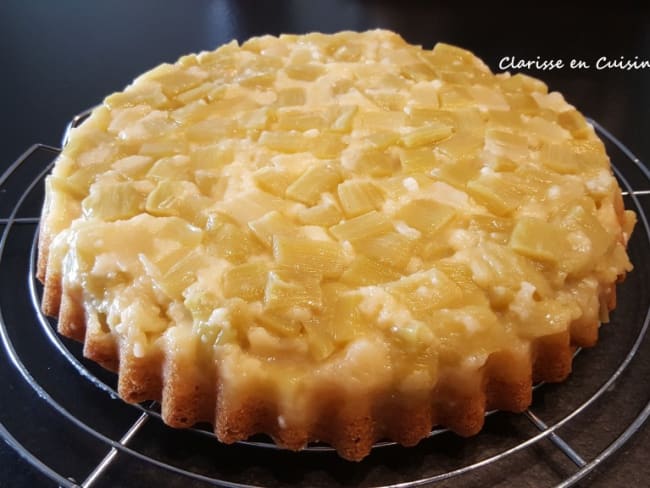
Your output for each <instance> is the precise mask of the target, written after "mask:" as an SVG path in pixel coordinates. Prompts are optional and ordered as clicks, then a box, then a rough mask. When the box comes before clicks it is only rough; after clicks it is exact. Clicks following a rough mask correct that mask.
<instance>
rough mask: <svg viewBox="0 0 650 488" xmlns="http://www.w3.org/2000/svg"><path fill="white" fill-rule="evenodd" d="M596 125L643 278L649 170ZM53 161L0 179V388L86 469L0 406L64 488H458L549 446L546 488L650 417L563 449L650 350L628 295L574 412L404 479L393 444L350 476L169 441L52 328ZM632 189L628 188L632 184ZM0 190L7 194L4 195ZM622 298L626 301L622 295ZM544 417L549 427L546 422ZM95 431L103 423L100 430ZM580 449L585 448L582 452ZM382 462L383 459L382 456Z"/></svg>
mask: <svg viewBox="0 0 650 488" xmlns="http://www.w3.org/2000/svg"><path fill="white" fill-rule="evenodd" d="M89 113H90V111H89V110H88V111H85V112H83V113H81V114H79V115H77V116H75V117H74V118H73V120H72V121H71V122H70V123H69V124H68V126H67V128H66V130H65V133H64V136H63V140H62V146H63V145H65V143H66V142H67V139H68V136H69V133H70V130H71V129H72V128H74V127H76V126H78V125H79V124H80V123H81V122H82V121H83V120H84V119H85V118H86V117H87V116H88V114H89ZM591 123H592V124H593V125H594V127H595V128H596V130H597V131H598V133H599V134H600V135H601V137H602V138H603V140H604V141H606V143H607V144H608V150H609V152H610V156H612V162H613V167H614V171H615V173H616V176H617V178H618V179H619V182H620V183H621V185H622V187H623V189H624V194H625V195H626V200H627V204H628V205H627V206H628V207H632V208H633V209H634V210H635V211H636V212H637V215H638V217H639V225H638V227H637V229H636V231H635V235H634V237H633V240H632V241H631V243H630V252H631V253H635V252H636V255H637V256H636V258H637V260H641V261H642V265H643V266H646V269H648V267H649V266H648V260H649V259H650V257H649V256H648V253H647V250H648V249H650V225H649V223H648V218H647V216H646V213H645V211H644V207H643V203H642V201H641V199H642V198H648V195H650V172H649V171H648V169H647V168H646V166H645V165H644V164H643V163H642V162H641V161H640V160H639V159H638V158H636V157H635V156H634V155H633V154H632V153H631V152H630V151H629V149H627V148H626V147H625V146H624V145H623V144H622V143H621V142H620V141H618V140H617V139H616V138H615V137H614V136H613V135H612V134H610V133H609V132H608V131H607V130H606V129H605V128H603V127H602V126H600V125H599V124H598V123H597V122H595V121H591ZM59 152H60V149H59V148H56V147H52V146H47V145H43V144H36V145H34V146H32V147H31V148H29V149H28V150H27V151H26V152H25V153H24V154H23V155H22V156H21V157H20V158H18V160H17V161H16V162H15V163H13V164H12V165H11V166H10V167H9V168H8V169H7V171H6V172H5V173H4V174H3V175H2V176H0V195H1V198H0V210H4V212H5V214H4V215H3V214H0V225H4V231H3V233H2V237H1V238H0V286H6V285H5V283H4V282H5V281H7V282H9V283H11V282H12V280H13V282H15V281H16V279H15V276H14V275H13V274H12V273H15V272H16V270H15V269H14V268H17V269H18V272H19V274H20V280H21V281H20V286H16V290H13V292H14V294H15V296H13V297H11V299H10V302H9V303H7V300H5V301H4V302H3V301H2V300H0V341H1V342H2V346H3V348H2V349H1V351H2V353H1V354H0V367H2V370H0V373H3V374H0V388H2V389H3V390H4V391H8V390H7V389H11V388H13V389H18V390H21V391H22V395H23V396H24V397H25V398H27V401H28V402H29V403H30V404H32V405H34V407H35V408H40V409H41V410H44V412H45V413H46V415H48V416H52V417H53V418H54V419H55V422H56V423H57V425H59V424H60V427H59V430H60V431H61V432H75V436H79V438H80V441H79V442H78V444H79V445H78V446H77V445H75V447H73V448H71V449H72V450H74V451H75V452H74V454H75V455H77V456H79V455H80V453H81V454H83V453H84V452H83V451H84V450H83V446H84V445H86V444H88V445H92V446H93V448H92V449H91V451H92V453H90V452H87V453H85V454H88V455H87V456H85V458H87V459H85V460H84V461H83V462H81V461H79V460H77V461H74V462H72V463H66V462H62V461H61V456H59V457H57V456H55V455H53V454H52V452H50V451H52V449H53V447H52V446H53V445H55V444H56V442H57V439H55V438H53V437H52V435H49V436H48V435H47V434H42V433H41V434H39V435H42V441H40V439H39V442H32V441H31V440H30V434H31V432H32V431H31V430H29V429H27V428H26V427H25V425H24V423H21V422H20V421H17V420H16V419H15V416H13V415H11V414H10V413H9V410H10V409H9V408H4V409H3V408H2V407H0V435H2V437H3V438H4V440H5V441H6V442H7V443H8V444H9V445H11V446H12V447H13V448H14V449H15V450H16V451H17V452H18V453H19V455H20V456H21V457H22V458H24V459H25V460H26V461H27V462H29V463H30V464H31V465H33V466H34V467H35V468H36V469H38V470H39V471H40V472H41V473H43V474H45V476H47V477H48V478H50V479H51V480H52V481H53V482H55V483H57V484H58V485H59V486H64V487H77V486H83V487H91V486H100V485H102V484H109V485H110V484H111V482H110V481H108V480H110V479H111V476H114V474H113V475H112V474H111V471H115V467H116V466H118V465H120V463H121V465H124V463H127V464H128V463H129V462H133V461H135V462H137V464H138V470H139V471H138V472H139V473H144V474H142V476H143V477H144V478H143V479H147V480H149V481H152V480H154V479H155V480H157V483H158V484H162V485H164V483H165V482H167V481H169V482H170V483H172V484H173V482H172V481H170V480H171V479H184V480H187V482H191V483H195V484H196V486H205V485H216V486H226V487H252V486H259V485H285V484H292V485H296V486H299V485H319V486H326V485H328V484H334V485H341V486H344V485H346V484H350V483H352V484H360V485H367V486H400V487H407V486H409V487H410V486H421V485H428V484H435V483H442V484H444V482H445V481H447V480H451V479H453V480H454V481H455V482H456V481H462V480H463V479H464V478H466V477H469V476H474V475H476V473H482V472H483V471H486V470H489V469H490V467H491V466H494V465H499V466H501V465H507V463H508V462H509V461H510V460H511V459H517V456H519V455H520V454H521V453H522V452H525V451H530V450H531V449H533V448H536V447H537V448H538V449H539V448H540V446H542V445H544V446H546V448H548V446H552V449H553V450H554V452H555V454H559V457H560V458H562V459H563V460H564V462H565V463H566V464H564V465H563V468H562V469H561V470H560V471H562V473H561V475H560V476H558V478H559V479H557V480H555V481H553V482H552V484H557V486H562V487H567V486H571V485H573V484H575V483H576V482H578V481H579V480H581V479H583V478H585V477H586V476H587V475H589V474H590V473H591V472H592V471H594V470H595V469H596V468H597V467H599V466H600V465H601V464H602V463H604V462H605V461H606V460H607V459H609V458H610V457H611V456H612V455H613V454H614V453H615V452H616V451H617V450H619V449H620V448H621V446H622V445H624V444H625V443H626V442H627V440H628V439H629V438H630V437H631V436H632V435H634V433H635V432H636V431H637V430H638V429H639V427H640V426H641V425H642V424H643V423H644V422H645V420H646V419H647V418H648V416H650V391H648V394H647V397H646V398H643V399H641V401H642V404H641V405H640V406H638V408H637V409H636V410H634V411H633V412H632V413H631V414H630V415H627V416H621V417H624V419H623V420H619V421H618V423H619V424H620V425H619V429H618V431H616V432H615V435H614V436H613V437H611V438H609V439H607V440H605V442H604V444H603V442H600V444H603V445H602V446H599V447H598V448H597V449H596V450H595V451H594V452H586V453H584V452H581V449H580V448H578V447H576V445H575V442H574V440H573V439H569V437H575V436H573V435H572V434H571V429H572V427H573V426H574V424H580V422H584V421H585V420H584V419H585V418H588V416H589V414H590V413H591V414H593V411H594V408H601V407H602V405H603V403H604V402H605V400H604V399H605V398H606V397H608V395H610V394H611V392H612V390H613V389H615V388H623V387H625V383H626V381H627V382H628V383H629V380H628V379H627V376H629V375H630V371H634V370H635V369H637V370H638V369H639V368H640V366H638V364H637V363H638V361H636V360H637V359H638V355H637V352H638V351H639V350H640V349H642V348H646V349H649V348H650V338H648V337H646V334H647V329H648V326H649V324H650V304H649V303H647V302H648V300H649V299H648V297H646V296H641V297H633V298H632V299H633V300H634V303H629V302H626V301H625V297H624V299H623V300H622V302H623V305H625V304H626V303H627V304H628V305H629V306H628V307H623V309H624V310H623V311H622V312H619V311H618V310H617V312H615V315H614V317H613V321H614V322H625V324H626V327H625V329H624V332H625V333H624V334H620V333H619V334H617V335H614V333H612V336H613V337H614V338H615V340H614V341H612V344H613V345H611V346H610V347H608V346H609V343H605V344H602V345H599V346H598V348H597V350H598V351H600V353H601V354H602V355H604V357H605V358H606V361H605V362H606V363H607V364H608V365H611V366H610V367H609V369H607V370H606V371H604V372H603V374H602V375H601V377H600V378H598V377H596V378H594V379H595V381H596V382H594V381H591V382H587V383H589V384H587V386H586V387H585V388H582V389H579V390H580V391H581V392H582V390H584V391H585V393H584V394H583V393H581V396H578V397H576V398H574V399H573V401H572V402H571V405H569V407H570V408H566V407H565V406H562V405H560V406H559V408H557V411H546V410H547V409H545V408H543V405H542V406H540V404H539V403H538V402H537V401H536V402H535V403H534V404H533V406H532V407H531V409H529V410H528V411H526V412H525V415H523V416H508V415H507V414H502V413H496V414H495V415H494V416H492V417H494V418H495V420H494V422H495V423H496V424H497V425H500V423H505V424H507V425H506V426H509V427H510V430H511V431H512V430H514V433H513V432H510V433H509V434H508V435H506V436H501V438H500V439H499V438H497V439H494V438H493V437H494V436H492V437H490V436H489V435H487V438H486V436H485V435H484V434H481V435H479V436H478V440H476V441H475V440H468V441H458V440H457V439H456V440H453V439H452V437H453V435H452V434H450V433H448V432H446V431H444V430H435V431H433V432H432V433H431V437H430V440H429V441H424V442H422V443H421V444H420V445H419V446H417V447H415V448H411V450H409V451H408V452H409V454H408V456H412V455H415V456H416V457H418V456H419V457H420V458H421V459H422V460H423V461H424V460H426V462H422V463H421V465H414V468H413V469H411V470H407V471H403V470H400V469H394V468H392V469H388V470H387V469H386V465H390V461H388V462H387V460H388V459H389V458H391V457H397V458H400V459H406V458H405V457H404V454H403V453H404V452H406V450H404V449H402V448H400V447H398V446H394V444H393V443H389V442H385V443H380V444H378V445H376V449H375V450H374V451H373V454H372V455H371V456H369V458H367V460H365V461H364V462H362V463H360V464H358V465H353V466H351V465H350V464H349V463H343V464H341V463H342V461H340V460H339V459H338V458H336V456H335V455H333V454H332V453H331V449H330V448H329V447H327V446H321V445H315V446H310V447H309V448H308V449H307V452H303V453H298V454H295V453H286V452H283V451H279V450H278V449H277V448H275V445H274V444H273V443H271V442H268V441H266V440H265V439H260V440H253V441H249V442H242V443H240V444H239V445H238V446H231V447H223V446H221V445H219V444H218V442H217V441H216V440H215V439H213V438H212V434H211V433H210V432H209V431H208V430H204V429H200V428H195V429H187V430H185V431H174V430H172V429H169V428H166V427H164V426H162V423H161V421H160V413H159V410H158V406H157V405H156V404H155V403H153V402H149V403H146V404H141V405H133V406H126V405H125V404H123V403H122V402H121V401H120V400H119V399H117V392H116V390H115V386H114V378H113V377H112V376H111V375H109V374H107V373H106V372H104V371H103V370H101V369H99V368H98V367H96V366H95V365H93V364H90V363H88V362H85V360H84V359H83V358H82V357H81V351H80V349H79V347H78V345H76V344H72V343H70V342H67V340H65V339H62V338H60V337H59V336H58V335H57V334H56V332H55V329H54V328H53V324H52V323H51V322H50V320H49V319H48V318H46V317H45V316H44V315H43V314H42V313H41V311H40V308H39V303H40V298H41V296H40V294H41V288H40V285H39V284H38V283H37V282H36V280H35V278H34V274H35V273H34V271H35V270H34V266H35V259H36V243H37V228H38V227H37V226H38V217H37V215H38V213H39V208H40V202H41V200H42V181H43V178H44V177H45V175H46V174H47V173H48V172H49V170H50V169H51V166H52V164H53V160H54V159H55V157H56V156H57V155H58V153H59ZM631 181H633V182H634V184H631V183H630V182H631ZM3 191H4V192H5V195H2V192H3ZM645 203H648V202H645ZM635 250H636V251H635ZM633 259H634V258H633ZM644 260H645V261H644ZM639 267H642V266H639ZM632 276H636V278H635V279H636V282H635V283H632V284H631V285H630V286H632V287H633V288H639V289H641V290H647V289H648V288H649V286H648V282H647V280H648V275H647V274H643V273H641V274H640V275H634V274H633V275H632ZM628 281H630V280H629V279H628ZM3 290H4V288H3ZM641 293H642V295H643V294H644V293H643V292H641ZM3 294H4V291H3ZM627 298H628V300H630V298H629V297H627ZM619 308H621V304H619ZM627 309H629V310H627ZM626 310H627V311H626ZM630 322H632V323H630ZM610 339H611V337H610ZM30 342H31V343H37V344H39V350H40V351H43V352H42V354H43V357H44V358H45V357H46V358H50V359H49V361H51V362H53V363H56V370H55V373H56V374H57V375H62V377H63V378H64V379H65V380H66V382H67V381H69V382H71V383H74V385H75V388H76V389H73V390H72V391H73V395H74V394H77V393H78V394H80V396H81V398H82V401H81V402H76V401H74V399H73V400H72V401H70V399H69V397H70V391H69V390H70V389H69V388H63V387H62V386H56V385H55V386H52V381H50V380H49V379H48V378H49V376H48V374H45V373H43V371H42V367H41V363H39V362H38V358H35V357H34V355H35V354H34V351H33V350H32V348H31V347H30V345H29V344H30ZM649 350H650V349H649ZM580 359H582V358H580ZM590 359H592V360H593V358H585V361H589V360H590ZM583 369H584V368H583ZM640 373H644V372H643V371H641V372H640ZM574 376H575V380H574V379H572V380H570V381H574V382H579V381H581V380H584V379H585V378H584V376H585V375H583V376H580V371H577V372H576V373H574ZM587 376H590V375H587ZM621 385H623V386H621ZM549 388H555V389H556V390H557V391H555V392H552V393H553V395H554V396H555V395H566V394H567V389H568V388H569V386H559V387H550V386H549ZM544 389H545V388H542V389H541V390H544ZM63 390H65V391H63ZM574 396H575V395H574ZM84 399H86V401H87V402H88V403H89V404H92V406H93V408H98V409H100V410H102V411H106V410H112V409H119V410H120V412H121V413H120V415H119V416H117V415H116V416H117V417H119V419H120V421H119V422H116V423H115V424H113V423H112V420H110V419H111V416H110V415H108V416H107V417H103V416H102V417H101V419H102V422H99V420H98V419H97V418H93V419H88V418H87V416H86V415H84V414H83V413H80V412H81V411H80V410H79V408H77V407H78V403H81V404H83V400H84ZM5 403H6V401H5ZM96 405H99V406H98V407H96ZM115 405H119V407H116V406H115ZM82 406H83V405H82ZM124 412H126V413H124ZM492 417H491V418H492ZM545 418H546V419H549V420H543V419H545ZM107 419H108V420H107ZM612 420H614V419H612ZM99 423H101V424H102V425H101V426H100V425H99ZM167 436H171V440H169V441H167V440H165V439H166V437H167ZM435 439H441V440H438V441H436V440H435ZM578 440H579V439H578ZM168 442H169V443H171V444H172V445H176V446H178V445H180V446H185V447H187V446H191V445H193V444H197V443H198V444H200V445H201V446H207V447H205V448H204V451H205V452H203V451H202V450H201V449H198V450H196V452H194V451H193V454H192V456H193V457H192V458H191V459H190V460H189V462H188V459H187V458H186V456H184V455H183V454H182V453H169V452H166V453H165V452H163V453H161V452H159V451H156V449H155V448H152V445H158V444H159V443H163V444H167V443H168ZM454 442H455V443H456V444H458V442H461V444H462V447H461V448H460V450H461V451H462V449H463V448H464V447H466V446H467V445H470V444H472V443H474V444H476V445H475V446H474V447H475V451H476V452H477V453H478V454H474V451H472V454H471V455H469V456H463V455H462V453H461V455H459V456H449V455H448V454H447V452H446V447H445V448H443V449H441V445H444V446H448V445H449V443H454ZM206 443H208V444H206ZM595 444H597V443H595ZM581 445H584V442H583V443H582V444H581ZM215 446H219V447H215ZM202 449H203V447H202ZM213 449H219V451H218V453H219V454H220V455H224V453H226V452H227V451H226V450H228V454H225V455H226V457H227V456H231V457H229V458H228V459H227V460H224V461H223V465H221V464H219V463H216V465H215V463H214V459H212V456H213V455H214V454H215V452H214V451H213ZM55 450H56V449H55ZM582 450H585V449H582ZM587 450H588V451H593V450H592V449H587ZM387 452H389V454H386V453H387ZM413 453H415V454H413ZM233 456H235V457H236V459H237V462H236V463H235V464H237V463H240V464H238V467H237V468H235V469H232V466H230V465H229V463H230V462H231V461H232V460H233V459H235V457H233ZM204 458H208V459H207V460H206V459H204ZM197 459H198V461H197ZM431 460H433V461H434V462H437V461H439V465H438V466H437V467H433V468H432V467H431V466H428V465H427V463H428V462H429V461H431ZM558 462H560V461H558ZM560 464H562V462H560ZM567 464H568V465H569V467H567ZM275 465H277V466H280V469H282V466H287V467H289V466H291V468H290V469H292V470H294V471H295V470H296V469H298V470H299V471H300V474H299V475H298V477H297V478H291V479H289V478H287V477H286V473H284V474H283V473H279V474H278V473H274V472H273V469H272V467H273V466H275ZM407 465H408V463H407ZM70 466H72V467H70ZM197 466H198V467H197ZM296 466H301V468H297V467H296ZM328 468H329V469H332V470H339V471H342V472H343V473H345V475H346V476H348V477H349V479H346V478H344V477H337V476H332V474H331V473H329V474H327V475H323V474H322V471H323V470H327V469H328ZM127 471H128V469H127ZM170 477H171V478H170ZM192 486H194V485H192Z"/></svg>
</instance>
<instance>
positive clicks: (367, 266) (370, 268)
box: [341, 254, 400, 286]
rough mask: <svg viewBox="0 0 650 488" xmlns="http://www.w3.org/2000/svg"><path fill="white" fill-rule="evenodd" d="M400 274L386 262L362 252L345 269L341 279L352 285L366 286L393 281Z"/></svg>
mask: <svg viewBox="0 0 650 488" xmlns="http://www.w3.org/2000/svg"><path fill="white" fill-rule="evenodd" d="M399 276H400V275H399V273H398V272H397V271H395V270H393V269H391V268H390V267H389V266H387V265H386V263H382V262H380V261H376V260H374V259H370V258H368V257H366V256H364V255H362V254H360V255H358V256H356V257H355V258H354V260H353V261H352V263H351V264H350V266H348V267H347V268H346V269H345V271H344V272H343V274H342V275H341V281H342V282H343V283H347V284H348V285H352V286H366V285H377V284H379V283H385V282H387V281H393V280H396V279H398V278H399Z"/></svg>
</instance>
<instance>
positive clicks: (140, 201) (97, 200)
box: [55, 180, 145, 221]
mask: <svg viewBox="0 0 650 488" xmlns="http://www.w3.org/2000/svg"><path fill="white" fill-rule="evenodd" d="M55 181H56V180H55ZM144 204H145V194H144V193H143V192H141V191H139V190H138V189H137V188H136V186H135V185H134V184H133V183H131V182H128V183H113V184H110V185H93V186H91V187H90V195H88V196H87V197H86V198H85V199H84V200H83V202H82V203H81V207H82V209H83V212H84V214H85V215H86V216H88V217H91V218H100V219H103V220H109V221H110V220H119V219H128V218H129V217H133V216H134V215H137V214H139V213H141V212H142V211H143V210H144Z"/></svg>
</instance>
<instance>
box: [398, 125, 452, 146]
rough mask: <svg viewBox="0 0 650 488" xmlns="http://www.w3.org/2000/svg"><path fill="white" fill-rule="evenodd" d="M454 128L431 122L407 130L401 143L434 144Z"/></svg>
mask: <svg viewBox="0 0 650 488" xmlns="http://www.w3.org/2000/svg"><path fill="white" fill-rule="evenodd" d="M453 132H454V130H453V128H452V127H450V126H448V125H445V124H437V123H432V124H429V125H426V126H425V127H421V128H419V129H415V130H413V131H411V132H408V133H406V134H404V135H403V136H402V143H403V144H404V146H406V147H417V146H422V145H424V144H434V143H436V142H438V141H441V140H443V139H446V138H447V137H449V136H450V135H451V134H453Z"/></svg>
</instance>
